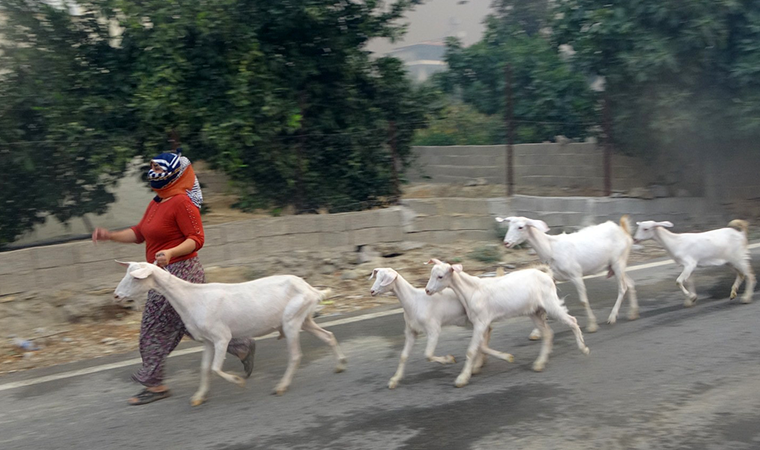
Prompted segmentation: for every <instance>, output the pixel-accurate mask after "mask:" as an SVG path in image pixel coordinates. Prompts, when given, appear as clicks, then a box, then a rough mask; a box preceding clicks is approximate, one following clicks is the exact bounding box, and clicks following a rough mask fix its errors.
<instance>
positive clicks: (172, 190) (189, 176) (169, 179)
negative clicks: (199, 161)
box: [148, 149, 203, 208]
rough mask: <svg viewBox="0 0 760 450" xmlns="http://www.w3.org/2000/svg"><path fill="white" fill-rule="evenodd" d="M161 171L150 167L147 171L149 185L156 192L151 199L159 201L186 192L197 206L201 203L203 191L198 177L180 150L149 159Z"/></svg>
mask: <svg viewBox="0 0 760 450" xmlns="http://www.w3.org/2000/svg"><path fill="white" fill-rule="evenodd" d="M151 162H152V163H155V164H156V165H158V166H159V167H161V169H163V172H156V171H154V170H153V169H152V168H151V169H150V170H149V171H148V181H149V182H150V187H151V188H153V191H155V192H156V194H157V195H156V197H155V198H154V199H153V200H154V201H156V202H160V201H161V199H164V198H169V197H171V196H173V195H177V194H187V196H188V197H190V200H191V201H192V202H193V204H194V205H195V206H197V207H198V208H200V207H201V204H202V203H203V193H202V192H201V185H200V183H199V182H198V177H196V176H195V172H194V171H193V167H192V165H191V163H190V160H189V159H187V158H186V157H184V156H182V151H181V150H180V149H178V150H177V153H161V154H160V155H158V156H156V157H155V158H153V159H151Z"/></svg>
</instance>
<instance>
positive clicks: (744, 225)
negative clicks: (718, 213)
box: [728, 219, 749, 238]
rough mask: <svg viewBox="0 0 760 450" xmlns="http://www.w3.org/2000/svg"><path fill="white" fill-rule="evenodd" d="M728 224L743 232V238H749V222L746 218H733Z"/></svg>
mask: <svg viewBox="0 0 760 450" xmlns="http://www.w3.org/2000/svg"><path fill="white" fill-rule="evenodd" d="M728 226H729V227H731V228H733V229H735V230H737V231H741V232H742V233H744V237H745V238H749V234H748V232H749V222H747V221H746V220H741V219H734V220H732V221H731V222H728Z"/></svg>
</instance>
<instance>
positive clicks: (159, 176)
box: [92, 151, 256, 405]
mask: <svg viewBox="0 0 760 450" xmlns="http://www.w3.org/2000/svg"><path fill="white" fill-rule="evenodd" d="M148 179H149V181H150V186H151V188H152V189H153V190H154V191H155V192H156V194H157V195H156V197H155V198H154V199H153V201H151V202H150V204H149V205H148V209H147V210H146V211H145V214H144V215H143V218H142V220H141V221H140V223H139V224H137V225H136V226H133V227H131V228H127V229H125V230H120V231H108V230H106V229H104V228H96V229H95V231H94V232H93V233H92V240H93V241H94V242H96V243H97V242H98V241H116V242H123V243H135V244H140V243H143V242H145V259H146V260H147V261H148V262H151V263H153V262H155V263H156V264H158V265H159V266H161V267H165V268H166V270H168V271H169V272H170V273H172V274H173V275H176V276H178V277H179V278H182V279H183V280H186V281H189V282H191V283H204V282H205V281H206V277H205V273H204V271H203V266H201V263H200V261H199V260H198V250H200V248H201V247H202V246H203V242H204V233H203V224H202V223H201V215H200V206H201V203H202V202H203V196H202V194H201V189H200V185H199V184H198V179H197V178H196V177H195V173H194V172H193V168H192V166H191V164H190V161H189V160H188V159H187V158H185V157H184V156H182V154H181V151H178V152H177V153H161V154H160V155H158V156H157V157H155V158H154V159H153V160H151V168H150V171H149V172H148ZM186 333H187V330H186V329H185V325H184V324H183V323H182V319H180V317H179V315H178V314H177V312H176V311H175V310H174V308H172V306H171V304H169V302H168V301H167V300H166V298H165V297H164V296H163V295H161V294H159V293H158V292H156V291H150V292H149V293H148V301H147V303H146V305H145V311H144V312H143V317H142V325H141V327H140V356H141V357H142V361H143V363H142V367H141V368H140V370H139V371H138V372H137V373H136V374H134V375H132V378H133V379H134V380H135V381H137V382H139V383H141V384H143V385H144V386H145V389H144V390H143V391H141V392H140V393H139V394H137V395H136V396H134V397H132V398H130V399H129V404H131V405H142V404H145V403H150V402H154V401H156V400H160V399H162V398H166V397H168V396H169V395H170V393H169V389H168V388H167V387H166V385H164V383H163V379H164V365H165V363H166V358H167V357H168V356H169V353H171V351H172V350H174V348H175V347H176V346H177V344H179V342H180V340H181V339H182V336H183V335H184V334H186ZM191 337H192V336H191ZM255 345H256V344H255V342H254V341H253V340H252V339H233V340H231V341H230V344H229V346H228V347H227V352H229V353H231V354H233V355H236V356H237V357H239V358H240V359H241V361H242V362H243V368H244V370H245V375H246V378H247V377H249V376H250V375H251V371H252V370H253V355H254V351H255Z"/></svg>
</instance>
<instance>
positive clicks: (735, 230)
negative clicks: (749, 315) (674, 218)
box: [634, 219, 755, 306]
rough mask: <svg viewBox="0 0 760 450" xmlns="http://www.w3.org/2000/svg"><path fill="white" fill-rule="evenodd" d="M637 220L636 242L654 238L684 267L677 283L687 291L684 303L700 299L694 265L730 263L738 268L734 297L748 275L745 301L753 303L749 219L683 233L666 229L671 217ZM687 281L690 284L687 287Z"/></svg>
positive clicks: (732, 288)
mask: <svg viewBox="0 0 760 450" xmlns="http://www.w3.org/2000/svg"><path fill="white" fill-rule="evenodd" d="M636 224H637V225H638V226H639V227H638V229H637V230H636V234H635V235H634V239H635V240H636V242H640V241H645V240H647V239H654V240H655V241H657V242H658V243H659V244H660V245H662V247H663V248H664V249H665V251H666V252H668V254H669V255H670V257H671V258H673V260H675V262H677V263H678V264H680V265H681V267H683V271H682V272H681V275H679V276H678V278H677V279H676V284H678V287H680V288H681V291H682V292H683V293H684V295H686V300H685V301H684V306H693V305H694V303H695V302H696V301H697V291H696V289H695V288H694V280H692V279H691V278H689V277H690V276H691V273H692V272H693V271H694V269H695V268H696V267H698V266H699V267H704V266H721V265H723V264H728V265H729V266H731V268H732V269H734V271H735V272H736V280H735V281H734V284H733V286H731V299H734V298H736V294H737V290H738V289H739V286H740V285H741V284H742V281H743V280H744V278H745V277H746V278H747V286H746V287H745V289H744V296H743V298H742V299H741V302H742V303H750V302H751V301H752V292H753V291H754V289H755V275H754V273H753V272H752V266H751V265H750V256H749V247H748V242H747V228H748V227H749V224H748V223H747V222H746V221H744V220H738V219H737V220H732V221H731V222H729V224H728V226H729V227H731V228H720V229H718V230H711V231H705V232H704V233H681V234H678V233H671V232H670V231H668V230H666V229H665V228H670V227H672V226H673V224H672V223H671V222H668V221H665V222H654V221H652V220H647V221H644V222H637V223H636ZM740 230H741V231H740ZM684 283H686V285H687V287H684Z"/></svg>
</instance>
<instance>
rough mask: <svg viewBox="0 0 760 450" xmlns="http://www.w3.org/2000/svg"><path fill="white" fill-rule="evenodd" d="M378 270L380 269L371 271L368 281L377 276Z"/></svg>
mask: <svg viewBox="0 0 760 450" xmlns="http://www.w3.org/2000/svg"><path fill="white" fill-rule="evenodd" d="M378 270H380V269H372V274H371V275H370V276H369V278H367V279H368V280H371V279H372V278H374V277H375V275H377V271H378Z"/></svg>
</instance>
